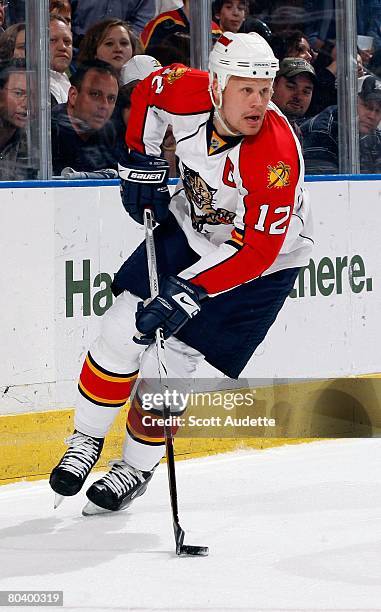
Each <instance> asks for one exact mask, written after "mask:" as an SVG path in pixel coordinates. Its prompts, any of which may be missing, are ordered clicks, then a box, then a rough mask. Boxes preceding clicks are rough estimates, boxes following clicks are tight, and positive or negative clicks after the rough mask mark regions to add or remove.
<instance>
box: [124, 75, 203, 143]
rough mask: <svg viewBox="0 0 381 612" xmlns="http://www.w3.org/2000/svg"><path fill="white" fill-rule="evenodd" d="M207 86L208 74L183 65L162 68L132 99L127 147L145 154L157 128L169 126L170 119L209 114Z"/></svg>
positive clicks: (155, 137) (142, 82)
mask: <svg viewBox="0 0 381 612" xmlns="http://www.w3.org/2000/svg"><path fill="white" fill-rule="evenodd" d="M208 82H209V77H208V73H207V72H203V71H201V70H196V69H193V68H188V67H187V66H183V65H182V64H172V65H171V66H167V67H165V68H161V69H160V70H158V71H156V72H154V73H153V74H151V75H150V76H149V77H147V78H146V79H144V81H141V83H139V84H138V85H137V86H136V88H135V90H134V92H133V94H132V97H131V113H130V117H129V121H128V127H127V132H126V144H127V146H128V147H130V148H131V149H135V150H137V151H140V152H141V153H145V152H146V145H148V144H150V141H155V139H157V134H156V127H157V124H158V123H159V122H160V121H166V122H167V124H168V123H170V116H171V115H189V114H196V113H205V112H208V111H210V110H211V108H212V102H211V100H210V96H209V92H208ZM160 144H161V142H160V143H159V146H160Z"/></svg>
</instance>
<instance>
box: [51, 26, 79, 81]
mask: <svg viewBox="0 0 381 612" xmlns="http://www.w3.org/2000/svg"><path fill="white" fill-rule="evenodd" d="M72 57H73V38H72V35H71V30H70V28H69V26H67V25H66V23H62V22H61V21H56V20H54V21H52V22H51V24H50V65H51V67H52V69H53V70H56V72H61V73H63V72H65V70H66V69H67V68H68V67H69V65H70V62H71V59H72Z"/></svg>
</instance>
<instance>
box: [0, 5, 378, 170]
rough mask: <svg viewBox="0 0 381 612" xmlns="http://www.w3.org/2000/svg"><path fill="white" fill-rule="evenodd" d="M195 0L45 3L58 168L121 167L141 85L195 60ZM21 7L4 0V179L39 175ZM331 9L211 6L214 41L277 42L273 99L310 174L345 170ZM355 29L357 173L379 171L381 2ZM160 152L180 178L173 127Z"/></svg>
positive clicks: (0, 133)
mask: <svg viewBox="0 0 381 612" xmlns="http://www.w3.org/2000/svg"><path fill="white" fill-rule="evenodd" d="M194 1H196V0H50V2H49V12H50V21H49V27H50V97H51V117H52V125H51V138H52V161H53V172H54V175H59V174H60V173H61V172H62V171H63V170H64V168H67V167H69V168H72V169H73V170H74V171H79V172H81V171H85V172H91V171H94V170H100V169H104V168H117V163H118V158H119V156H120V154H121V150H122V148H123V146H124V133H125V129H126V126H127V123H128V116H129V109H130V104H131V94H132V91H133V89H134V87H135V86H136V84H137V82H139V80H141V79H143V78H145V77H146V76H148V75H149V74H150V73H151V72H153V71H155V70H157V69H158V67H160V65H169V64H172V63H176V62H180V63H184V64H186V65H189V63H190V23H189V20H190V4H191V2H194ZM25 4H26V0H12V2H8V0H0V180H16V179H19V180H22V179H27V178H33V168H32V167H31V162H30V159H31V157H33V156H31V154H30V151H29V152H28V142H29V148H30V138H29V139H28V137H27V136H28V122H30V121H33V117H32V113H31V105H30V94H29V93H28V88H29V80H28V73H27V71H26V61H27V58H26V26H25ZM335 10H336V6H335V0H213V2H212V21H211V24H210V29H211V33H212V40H215V39H216V38H217V37H218V36H219V35H221V33H223V32H225V31H232V32H253V31H254V32H258V33H259V34H261V36H264V37H265V38H266V40H267V41H268V42H269V44H270V45H271V46H272V48H273V50H274V53H275V55H276V56H277V57H278V59H279V61H280V67H279V72H278V74H277V77H276V79H275V82H274V95H273V102H274V103H275V104H277V106H278V107H279V108H280V109H281V110H282V112H283V113H284V114H285V115H286V117H287V118H288V120H289V122H290V124H291V125H292V127H293V129H294V131H295V133H296V135H297V137H298V138H299V139H300V142H301V144H302V148H303V153H304V157H305V162H306V170H307V172H308V173H313V174H323V173H337V172H338V171H339V152H338V121H339V117H338V108H337V62H336V22H335ZM357 29H358V34H359V36H358V54H357V58H356V61H357V75H358V82H359V88H358V92H359V93H358V125H359V138H360V162H361V164H360V165H361V172H363V173H381V130H380V129H379V126H380V127H381V123H380V122H381V85H380V83H381V81H380V80H379V79H381V0H357ZM354 61H355V60H354ZM162 149H163V155H164V156H165V157H167V158H168V160H169V161H170V164H171V173H172V175H175V174H176V161H175V143H174V140H173V136H172V134H171V131H170V129H169V130H168V132H167V134H166V138H165V140H164V142H163V147H162ZM28 155H29V157H28Z"/></svg>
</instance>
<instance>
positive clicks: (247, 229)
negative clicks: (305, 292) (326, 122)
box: [126, 64, 313, 295]
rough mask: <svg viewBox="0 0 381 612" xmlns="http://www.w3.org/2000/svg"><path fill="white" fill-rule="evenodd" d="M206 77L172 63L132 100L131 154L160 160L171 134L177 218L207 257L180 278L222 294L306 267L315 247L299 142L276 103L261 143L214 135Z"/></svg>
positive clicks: (196, 248) (138, 89)
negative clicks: (175, 159)
mask: <svg viewBox="0 0 381 612" xmlns="http://www.w3.org/2000/svg"><path fill="white" fill-rule="evenodd" d="M208 84H209V80H208V74H207V73H206V72H202V71H199V70H194V69H190V68H187V67H185V66H182V65H180V64H174V65H172V66H170V67H167V68H162V69H160V70H159V71H157V72H155V73H154V74H153V75H151V76H150V77H148V78H147V79H145V80H144V81H142V82H141V83H140V84H139V85H138V86H137V87H136V89H135V91H134V93H133V96H132V109H131V114H130V119H129V124H128V130H127V134H126V143H127V145H128V146H129V147H130V148H131V149H135V150H138V151H140V152H142V153H146V154H148V155H160V153H161V151H160V145H161V143H162V141H163V137H164V134H165V131H166V129H167V127H168V125H171V126H172V130H173V134H174V137H175V140H176V155H177V156H178V157H179V166H180V171H181V180H180V181H179V184H178V186H177V188H176V191H175V194H174V196H173V198H172V201H171V205H170V209H171V211H172V212H173V214H174V215H175V217H176V219H177V221H178V223H179V225H180V226H181V227H182V229H183V231H184V232H185V234H186V236H187V240H188V242H189V245H190V246H191V248H192V249H193V250H194V251H196V252H197V253H198V254H199V255H200V256H201V257H200V260H199V261H198V262H197V263H196V264H194V265H193V266H192V267H191V268H188V269H187V270H184V271H183V272H182V273H181V274H180V276H182V277H183V278H186V279H191V281H192V282H193V283H195V284H198V285H200V286H202V287H204V289H206V291H207V292H208V293H209V295H215V294H218V293H221V292H224V291H227V290H229V289H232V288H233V287H236V286H238V285H240V284H242V283H246V282H249V281H251V280H253V279H255V278H257V277H259V276H262V275H265V274H266V275H267V274H271V273H272V272H276V271H278V270H282V269H285V268H293V267H297V266H302V265H307V264H308V262H309V257H310V252H311V248H312V244H313V240H312V221H311V215H310V210H309V204H308V198H307V194H306V192H305V189H304V185H303V181H304V163H303V157H302V154H301V150H300V146H299V142H298V140H297V138H296V137H295V135H294V133H293V131H292V128H291V127H290V125H289V123H288V122H287V120H286V118H285V117H284V116H283V115H282V113H281V112H280V111H279V109H278V108H277V107H276V106H275V105H273V104H272V103H270V104H269V107H268V109H267V111H266V115H265V119H264V122H263V126H262V128H261V130H260V132H259V133H258V134H257V135H256V136H250V137H244V136H240V137H221V136H220V135H219V134H218V133H217V132H216V131H215V129H214V127H213V107H212V104H211V100H210V96H209V92H208Z"/></svg>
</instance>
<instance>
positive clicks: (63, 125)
mask: <svg viewBox="0 0 381 612" xmlns="http://www.w3.org/2000/svg"><path fill="white" fill-rule="evenodd" d="M70 81H71V87H70V89H69V94H68V101H67V103H66V104H58V105H57V106H55V107H54V108H53V110H52V159H53V172H54V174H56V175H59V174H61V172H62V170H63V169H64V168H66V167H70V168H72V169H73V170H76V171H78V172H81V171H83V172H91V171H93V170H101V169H104V168H115V169H116V168H117V162H118V159H117V157H118V151H117V148H116V135H115V130H114V128H113V126H112V124H111V123H110V122H109V119H110V117H111V115H112V113H113V111H114V108H115V103H116V100H117V97H118V74H117V72H116V71H115V69H114V68H113V67H112V66H110V64H107V63H106V62H102V61H100V60H94V61H93V62H89V63H88V64H81V65H80V66H79V67H78V70H77V71H76V72H75V74H74V75H73V76H72V77H71V79H70Z"/></svg>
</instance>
